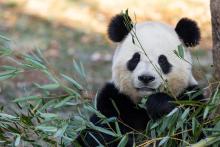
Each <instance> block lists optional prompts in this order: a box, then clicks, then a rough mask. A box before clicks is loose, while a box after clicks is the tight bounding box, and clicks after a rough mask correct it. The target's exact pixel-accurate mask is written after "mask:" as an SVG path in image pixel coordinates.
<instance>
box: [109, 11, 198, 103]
mask: <svg viewBox="0 0 220 147" xmlns="http://www.w3.org/2000/svg"><path fill="white" fill-rule="evenodd" d="M125 19H126V18H125V16H124V14H119V15H116V16H115V17H113V18H112V20H111V22H110V24H109V29H108V36H109V38H110V39H111V40H112V41H114V42H118V43H119V44H118V47H117V48H116V51H115V53H114V56H113V65H112V81H113V83H114V84H115V86H116V87H117V88H118V89H119V91H120V92H122V93H124V94H126V95H128V96H130V97H131V99H132V100H133V102H135V103H137V102H139V101H140V99H141V98H142V97H143V96H148V95H150V94H153V93H155V92H156V90H157V89H158V88H159V87H161V86H162V87H163V86H164V85H165V84H166V85H167V87H168V89H169V91H170V92H171V93H172V94H173V95H174V96H178V95H179V94H180V93H181V92H183V90H184V89H185V88H187V87H188V86H190V85H195V84H197V81H196V80H195V79H194V77H193V75H192V72H191V68H192V65H191V63H192V61H191V56H190V52H189V50H188V49H187V48H189V47H193V46H196V45H197V44H198V43H199V40H200V30H199V28H198V26H197V24H196V22H195V21H193V20H190V19H188V18H182V19H181V20H180V21H179V22H178V23H177V25H176V27H175V28H173V27H171V26H169V25H166V24H162V23H158V22H144V23H137V24H135V25H130V26H131V27H127V26H126V25H125V24H126V23H128V21H131V19H130V18H129V17H128V19H126V20H125ZM125 21H127V22H125ZM134 32H135V34H136V38H138V40H137V39H134ZM180 45H182V48H183V51H184V59H181V58H180V57H178V56H177V55H176V54H175V53H174V51H175V50H178V46H180Z"/></svg>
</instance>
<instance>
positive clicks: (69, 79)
mask: <svg viewBox="0 0 220 147" xmlns="http://www.w3.org/2000/svg"><path fill="white" fill-rule="evenodd" d="M61 76H62V77H64V79H66V80H67V81H69V82H71V83H72V84H73V85H74V86H75V87H76V88H78V89H80V90H82V89H83V87H82V86H81V85H80V84H79V83H78V82H76V81H75V80H74V79H73V78H71V77H69V76H67V75H64V74H61Z"/></svg>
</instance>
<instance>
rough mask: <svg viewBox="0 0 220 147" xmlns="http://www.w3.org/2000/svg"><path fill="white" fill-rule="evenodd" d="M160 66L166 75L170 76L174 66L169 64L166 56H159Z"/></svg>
mask: <svg viewBox="0 0 220 147" xmlns="http://www.w3.org/2000/svg"><path fill="white" fill-rule="evenodd" d="M158 64H159V65H160V67H161V69H162V71H163V73H164V74H168V73H169V72H170V70H171V67H172V65H171V64H170V63H169V61H168V60H167V57H166V56H165V55H160V56H159V58H158Z"/></svg>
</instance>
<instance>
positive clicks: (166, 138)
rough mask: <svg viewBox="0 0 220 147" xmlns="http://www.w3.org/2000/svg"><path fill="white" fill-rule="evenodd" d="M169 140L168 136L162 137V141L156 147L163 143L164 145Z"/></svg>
mask: <svg viewBox="0 0 220 147" xmlns="http://www.w3.org/2000/svg"><path fill="white" fill-rule="evenodd" d="M168 140H169V136H166V137H163V139H162V140H161V141H160V143H159V145H158V146H162V145H163V144H164V143H166V142H167V141H168Z"/></svg>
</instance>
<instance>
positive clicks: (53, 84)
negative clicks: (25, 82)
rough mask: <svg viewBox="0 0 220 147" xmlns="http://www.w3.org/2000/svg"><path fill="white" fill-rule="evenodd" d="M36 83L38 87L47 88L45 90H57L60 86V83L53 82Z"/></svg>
mask: <svg viewBox="0 0 220 147" xmlns="http://www.w3.org/2000/svg"><path fill="white" fill-rule="evenodd" d="M35 85H36V86H37V87H38V88H41V89H45V90H55V89H57V88H59V87H60V85H59V84H58V83H52V84H46V85H39V84H37V83H35Z"/></svg>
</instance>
